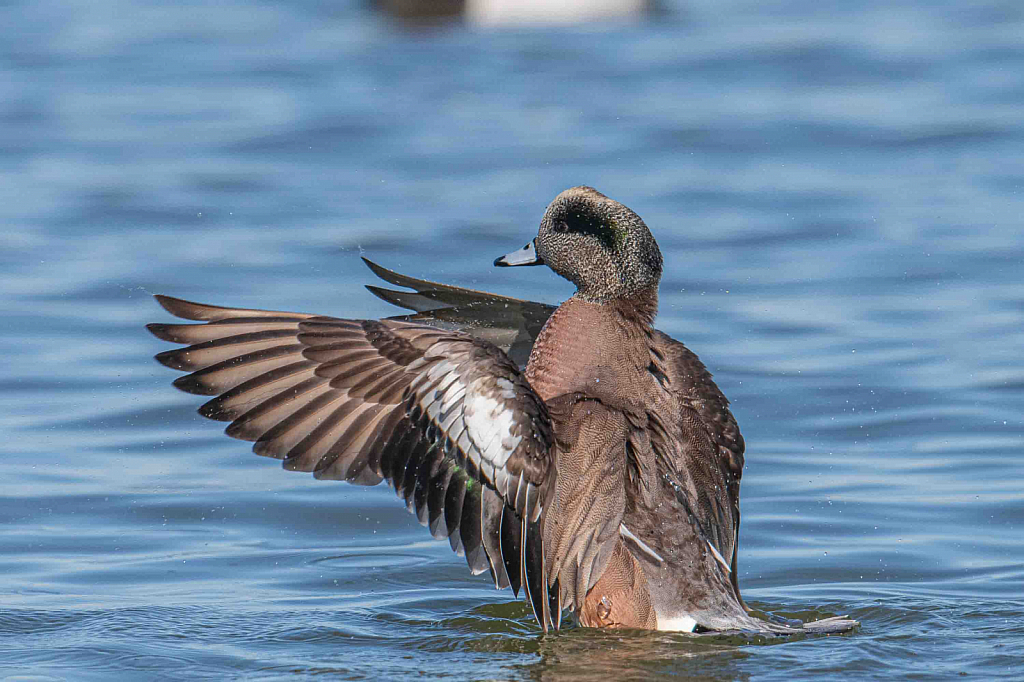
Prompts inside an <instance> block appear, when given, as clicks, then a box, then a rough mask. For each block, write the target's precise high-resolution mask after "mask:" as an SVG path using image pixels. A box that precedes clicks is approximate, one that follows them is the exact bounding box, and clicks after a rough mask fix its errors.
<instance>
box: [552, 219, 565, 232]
mask: <svg viewBox="0 0 1024 682" xmlns="http://www.w3.org/2000/svg"><path fill="white" fill-rule="evenodd" d="M551 229H553V230H554V231H555V232H568V231H569V223H567V222H565V221H564V220H556V221H555V224H554V225H552V226H551Z"/></svg>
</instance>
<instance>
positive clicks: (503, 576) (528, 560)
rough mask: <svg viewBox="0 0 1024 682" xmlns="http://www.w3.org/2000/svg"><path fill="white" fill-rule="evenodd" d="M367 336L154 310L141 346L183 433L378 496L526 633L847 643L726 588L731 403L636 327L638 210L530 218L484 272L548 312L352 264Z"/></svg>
mask: <svg viewBox="0 0 1024 682" xmlns="http://www.w3.org/2000/svg"><path fill="white" fill-rule="evenodd" d="M364 261H365V262H366V264H367V265H368V266H369V267H370V269H371V270H372V271H373V272H374V273H375V274H376V275H377V276H378V277H380V278H381V279H382V280H383V281H385V282H387V283H389V284H392V285H395V286H398V287H402V288H403V289H409V290H411V291H402V290H396V289H390V288H383V287H378V286H373V285H370V286H368V287H367V288H368V289H369V290H370V292H371V293H373V294H374V295H376V296H378V297H379V298H381V299H383V300H385V301H387V302H389V303H392V304H395V305H397V306H400V307H402V308H404V309H406V310H407V311H411V312H408V313H405V314H402V315H398V316H392V317H388V318H383V319H377V320H351V319H341V318H336V317H330V316H324V315H314V314H307V313H293V312H280V311H271V310H251V309H243V308H229V307H220V306H214V305H207V304H201V303H195V302H191V301H186V300H183V299H179V298H173V297H170V296H163V295H157V296H156V300H157V301H158V302H159V304H160V305H161V306H162V307H163V308H164V309H166V310H167V311H168V312H169V313H171V314H172V315H174V316H176V317H178V318H182V319H185V320H190V321H192V322H199V323H200V324H192V323H186V324H181V323H154V324H149V325H147V328H148V329H149V331H150V332H151V333H152V334H154V335H155V336H156V337H158V338H159V339H161V340H163V341H167V342H170V343H174V344H179V345H182V346H183V347H179V348H174V349H171V350H167V351H164V352H161V353H159V354H158V355H156V359H157V360H158V361H159V362H160V363H161V364H163V365H165V366H167V367H170V368H172V369H175V370H179V371H183V372H187V374H185V375H183V376H181V377H179V378H178V379H177V380H175V381H174V386H175V387H177V388H178V389H181V390H183V391H185V392H187V393H192V394H197V395H204V396H212V398H211V399H210V400H209V401H208V402H206V403H205V404H204V405H202V406H201V407H200V408H199V414H201V415H202V416H204V417H206V418H209V419H212V420H217V421H224V422H230V423H229V425H228V426H227V429H226V433H227V435H228V436H231V437H234V438H238V439H242V440H246V441H252V442H253V443H254V445H253V451H254V452H255V453H256V454H258V455H263V456H266V457H273V458H277V459H280V460H282V461H283V467H284V468H285V469H287V470H289V471H302V472H311V473H312V474H313V475H314V476H315V477H316V478H317V479H324V480H343V481H348V482H350V483H354V484H358V485H376V484H378V483H381V482H382V481H387V483H388V484H389V485H390V486H391V487H392V488H393V489H394V491H395V493H396V494H397V495H398V496H399V497H400V498H401V499H403V500H404V501H405V503H406V505H407V507H408V508H409V510H410V511H411V512H413V513H414V514H415V515H416V517H417V518H418V520H419V521H420V523H422V524H423V525H425V526H427V527H428V528H429V530H430V532H431V534H432V535H433V536H434V537H435V538H438V539H442V540H444V539H446V540H447V541H448V542H449V543H450V546H451V548H452V550H453V551H455V552H456V553H457V554H458V555H460V556H463V557H465V560H466V563H467V565H468V567H469V569H470V571H472V572H473V573H474V574H483V573H489V575H490V578H491V580H492V581H493V583H494V585H495V587H496V588H498V589H503V588H508V587H510V588H511V589H512V590H513V592H514V594H515V595H516V596H518V595H519V593H520V591H522V592H523V593H524V597H525V599H526V600H527V601H528V602H529V604H530V606H531V608H532V611H533V614H534V616H535V617H536V619H537V622H538V624H539V626H540V627H541V628H542V629H543V631H544V632H548V631H550V630H558V629H559V628H561V626H562V623H563V620H564V619H565V617H566V616H567V615H568V616H569V617H570V618H571V619H575V621H576V622H577V623H578V624H579V625H581V626H584V627H599V628H636V629H647V630H666V631H677V632H690V633H698V634H700V633H720V632H746V633H758V634H769V635H790V634H795V633H807V632H816V633H826V634H828V633H837V632H846V631H849V630H850V629H852V628H853V627H854V626H856V625H857V622H856V621H853V620H850V619H848V618H846V617H843V616H836V617H831V618H824V619H821V620H818V621H813V622H809V623H801V622H800V621H794V620H787V619H782V618H773V617H763V616H761V615H759V614H758V613H757V612H755V611H754V610H753V609H751V608H750V607H748V606H747V604H746V603H745V602H744V600H743V598H742V597H741V595H740V589H739V582H738V569H737V566H738V559H737V554H738V551H737V550H738V541H739V527H740V505H739V488H740V480H741V477H742V474H743V466H744V451H745V444H744V440H743V436H742V435H741V434H740V429H739V426H738V424H737V422H736V419H735V417H734V416H733V414H732V412H731V411H730V410H729V401H728V400H727V399H726V397H725V395H724V394H723V393H722V391H721V390H720V389H719V388H718V386H717V385H716V384H715V382H714V380H713V379H712V376H711V373H710V372H709V371H708V370H707V368H706V367H705V366H704V364H703V363H702V362H701V361H700V360H699V359H698V357H697V356H696V355H695V354H694V353H693V352H692V351H690V350H689V349H688V348H687V347H686V346H684V345H683V344H682V343H681V342H679V341H677V340H675V339H673V338H672V337H670V336H669V335H668V334H666V333H664V332H662V331H659V330H657V329H655V328H654V326H653V325H654V319H655V315H656V314H657V310H658V288H659V283H660V280H661V276H662V271H663V258H662V254H661V251H660V249H659V247H658V244H657V242H656V241H655V239H654V236H653V234H652V233H651V231H650V229H649V228H648V227H647V225H646V224H645V223H644V221H643V220H642V219H641V218H640V216H639V215H637V214H636V213H634V212H633V211H632V210H630V209H629V208H627V207H626V206H624V205H623V204H621V203H619V202H617V201H615V200H613V199H610V198H609V197H607V196H605V195H604V194H601V193H600V192H598V191H597V190H595V189H593V188H592V187H587V186H578V187H571V188H569V189H566V190H565V191H563V192H561V193H560V194H558V195H557V196H556V197H555V198H554V200H553V201H552V202H551V203H550V204H549V205H548V207H547V209H546V210H545V212H544V214H543V217H542V219H541V221H540V227H539V230H538V232H537V235H536V236H535V237H534V238H533V239H531V240H530V241H529V242H528V243H527V244H526V245H525V246H524V247H523V248H522V249H519V250H516V251H512V252H510V253H508V254H506V255H503V256H501V257H499V258H497V259H496V260H495V261H494V265H495V266H498V267H521V266H542V265H543V266H547V267H548V268H550V269H551V270H553V271H554V272H555V273H556V274H557V275H560V276H561V277H564V278H565V279H567V280H569V281H570V282H572V283H573V284H574V285H575V287H576V291H575V293H574V294H573V295H572V296H571V297H570V298H569V299H568V300H566V301H565V302H564V303H562V304H561V305H559V306H557V307H555V306H552V305H548V304H544V303H536V302H531V301H525V300H520V299H516V298H511V297H506V296H500V295H497V294H491V293H487V292H482V291H476V290H472V289H465V288H461V287H455V286H450V285H444V284H439V283H436V282H431V281H429V280H421V279H417V278H413V277H408V276H405V275H401V274H399V273H397V272H395V271H392V270H389V269H387V268H384V267H382V266H380V265H377V264H376V263H373V262H371V261H369V260H367V259H365V258H364Z"/></svg>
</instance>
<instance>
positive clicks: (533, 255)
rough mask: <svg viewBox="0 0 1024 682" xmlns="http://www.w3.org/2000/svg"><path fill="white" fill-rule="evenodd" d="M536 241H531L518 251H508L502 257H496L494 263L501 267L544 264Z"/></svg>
mask: <svg viewBox="0 0 1024 682" xmlns="http://www.w3.org/2000/svg"><path fill="white" fill-rule="evenodd" d="M534 241H536V240H534ZM534 241H531V242H530V243H529V244H527V245H526V246H524V247H523V248H521V249H519V250H518V251H513V252H512V253H506V254H505V255H504V256H502V257H501V258H495V259H494V264H495V265H497V266H498V267H500V268H510V267H512V266H514V265H544V261H543V260H542V259H541V257H540V256H538V255H537V245H536V244H535V243H534Z"/></svg>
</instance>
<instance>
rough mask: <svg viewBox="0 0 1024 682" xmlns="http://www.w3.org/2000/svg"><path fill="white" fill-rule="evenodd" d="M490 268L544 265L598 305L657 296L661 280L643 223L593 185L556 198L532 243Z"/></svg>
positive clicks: (657, 259)
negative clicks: (621, 299) (610, 301)
mask: <svg viewBox="0 0 1024 682" xmlns="http://www.w3.org/2000/svg"><path fill="white" fill-rule="evenodd" d="M494 264H495V265H498V266H505V267H508V266H514V265H547V266H548V267H549V268H551V269H552V270H554V271H555V272H557V273H558V274H559V275H561V276H562V277H565V278H566V279H567V280H569V281H570V282H572V283H573V284H575V285H576V288H577V290H578V292H579V293H578V295H579V296H580V297H582V298H584V299H586V300H588V301H593V302H597V303H603V302H605V301H609V300H612V299H617V298H627V297H637V296H644V295H649V294H656V292H657V288H658V281H659V280H660V279H661V251H660V250H659V249H658V243H657V242H655V241H654V236H653V235H652V234H651V231H650V230H649V229H647V225H645V224H644V221H643V220H641V219H640V216H638V215H637V214H636V213H634V212H633V211H631V210H629V209H628V208H626V207H625V206H623V205H622V204H620V203H619V202H617V201H615V200H613V199H609V198H608V197H606V196H605V195H603V194H601V193H600V192H598V191H597V190H596V189H594V188H592V187H572V188H570V189H567V190H565V191H564V192H562V193H561V194H559V195H558V196H557V197H555V200H554V201H552V202H551V203H550V204H549V205H548V208H547V210H546V211H545V212H544V218H543V219H541V221H540V230H539V231H538V233H537V236H536V237H535V238H534V240H533V241H531V242H530V243H529V244H527V245H526V246H525V247H523V248H522V249H520V250H518V251H513V252H512V253H508V254H505V255H504V256H502V257H501V258H498V259H496V260H495V261H494Z"/></svg>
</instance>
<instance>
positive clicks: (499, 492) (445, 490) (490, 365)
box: [148, 296, 561, 630]
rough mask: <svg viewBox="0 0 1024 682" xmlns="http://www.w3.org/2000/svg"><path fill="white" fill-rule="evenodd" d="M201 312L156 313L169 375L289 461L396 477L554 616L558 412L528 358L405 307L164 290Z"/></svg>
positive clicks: (473, 554)
mask: <svg viewBox="0 0 1024 682" xmlns="http://www.w3.org/2000/svg"><path fill="white" fill-rule="evenodd" d="M157 300H158V301H159V303H160V304H161V305H162V306H163V307H164V308H165V309H167V310H168V311H169V312H170V313H172V314H174V315H176V316H178V317H181V318H185V319H189V320H199V321H203V322H205V324H151V325H148V329H149V330H150V331H151V332H152V333H153V334H154V335H156V336H157V337H159V338H161V339H163V340H165V341H170V342H172V343H180V344H189V345H188V346H187V347H185V348H178V349H175V350H169V351H165V352H163V353H160V354H159V355H157V356H156V359H157V360H158V361H160V362H161V363H162V364H164V365H166V366H168V367H171V368H173V369H177V370H182V371H186V372H190V374H188V375H186V376H183V377H180V378H179V379H177V380H176V381H175V382H174V385H175V386H176V387H178V388H179V389H181V390H183V391H186V392H188V393H195V394H199V395H211V396H216V397H214V398H213V399H212V400H210V401H209V402H207V403H206V404H205V405H203V406H202V407H201V408H199V413H200V414H202V415H203V416H205V417H208V418H210V419H216V420H219V421H229V422H231V424H230V425H229V426H228V427H227V431H226V432H227V434H228V435H230V436H233V437H235V438H240V439H243V440H248V441H255V445H254V446H253V450H254V451H255V452H256V453H257V454H260V455H264V456H268V457H275V458H278V459H282V460H284V462H283V463H284V467H285V468H286V469H289V470H292V471H311V472H313V474H314V476H316V477H317V478H324V479H342V480H347V481H350V482H352V483H357V484H362V485H373V484H376V483H379V482H380V481H381V480H384V479H386V480H387V481H388V482H389V483H390V484H391V485H392V486H393V487H394V489H395V491H396V492H397V493H398V495H399V496H401V497H404V499H405V501H406V504H407V505H408V507H409V508H410V510H412V511H414V512H415V513H416V514H417V516H418V518H419V520H420V522H421V523H423V524H424V525H428V526H429V527H430V530H431V532H432V533H433V534H434V536H435V537H438V538H448V540H449V541H450V543H451V546H452V549H453V550H455V551H456V552H457V553H459V554H462V555H465V557H466V561H467V563H468V564H469V567H470V569H471V570H472V571H473V572H474V573H481V572H483V571H485V570H490V572H491V575H492V577H493V579H494V582H495V585H496V586H497V587H498V588H503V587H508V586H511V587H512V588H513V589H514V591H515V592H516V594H518V592H519V587H520V585H523V586H524V587H525V588H526V592H527V596H528V598H529V599H530V602H531V605H532V606H533V608H534V613H535V614H536V616H537V619H538V620H539V621H540V622H541V624H542V626H543V627H544V629H545V630H547V628H548V626H549V625H552V626H554V627H557V626H558V620H559V617H560V615H561V614H560V613H553V612H552V609H551V604H552V603H554V604H557V600H554V601H553V602H549V595H548V585H547V583H548V581H547V578H546V575H545V568H544V561H543V556H544V552H543V543H542V533H541V531H540V523H541V522H540V518H541V514H542V513H543V510H544V506H543V498H542V493H543V490H542V488H544V485H545V483H546V482H547V481H548V479H549V476H550V475H551V474H552V473H553V472H554V466H553V464H552V458H553V456H554V455H553V449H552V445H553V437H552V428H551V418H550V416H549V414H548V411H547V409H546V407H545V405H544V403H543V401H541V400H540V398H539V397H537V395H536V394H535V393H534V392H533V389H532V388H530V386H529V384H528V383H527V382H526V381H525V379H523V377H522V376H521V374H520V371H519V369H518V368H517V367H516V365H515V364H514V363H513V362H512V361H511V360H509V358H508V357H507V356H506V355H505V354H504V353H502V352H501V351H500V350H499V349H498V348H496V347H495V346H493V345H492V344H490V343H488V342H486V341H483V340H481V339H478V338H474V337H473V336H470V335H469V334H465V333H461V332H458V331H449V330H444V329H438V328H436V327H431V326H424V325H422V324H414V323H410V322H407V321H401V320H380V321H378V320H342V319H337V318H332V317H323V316H314V315H306V314H300V313H286V312H272V311H262V310H245V309H236V308H222V307H217V306H210V305H203V304H200V303H192V302H189V301H183V300H181V299H176V298H171V297H168V296H157Z"/></svg>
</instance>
